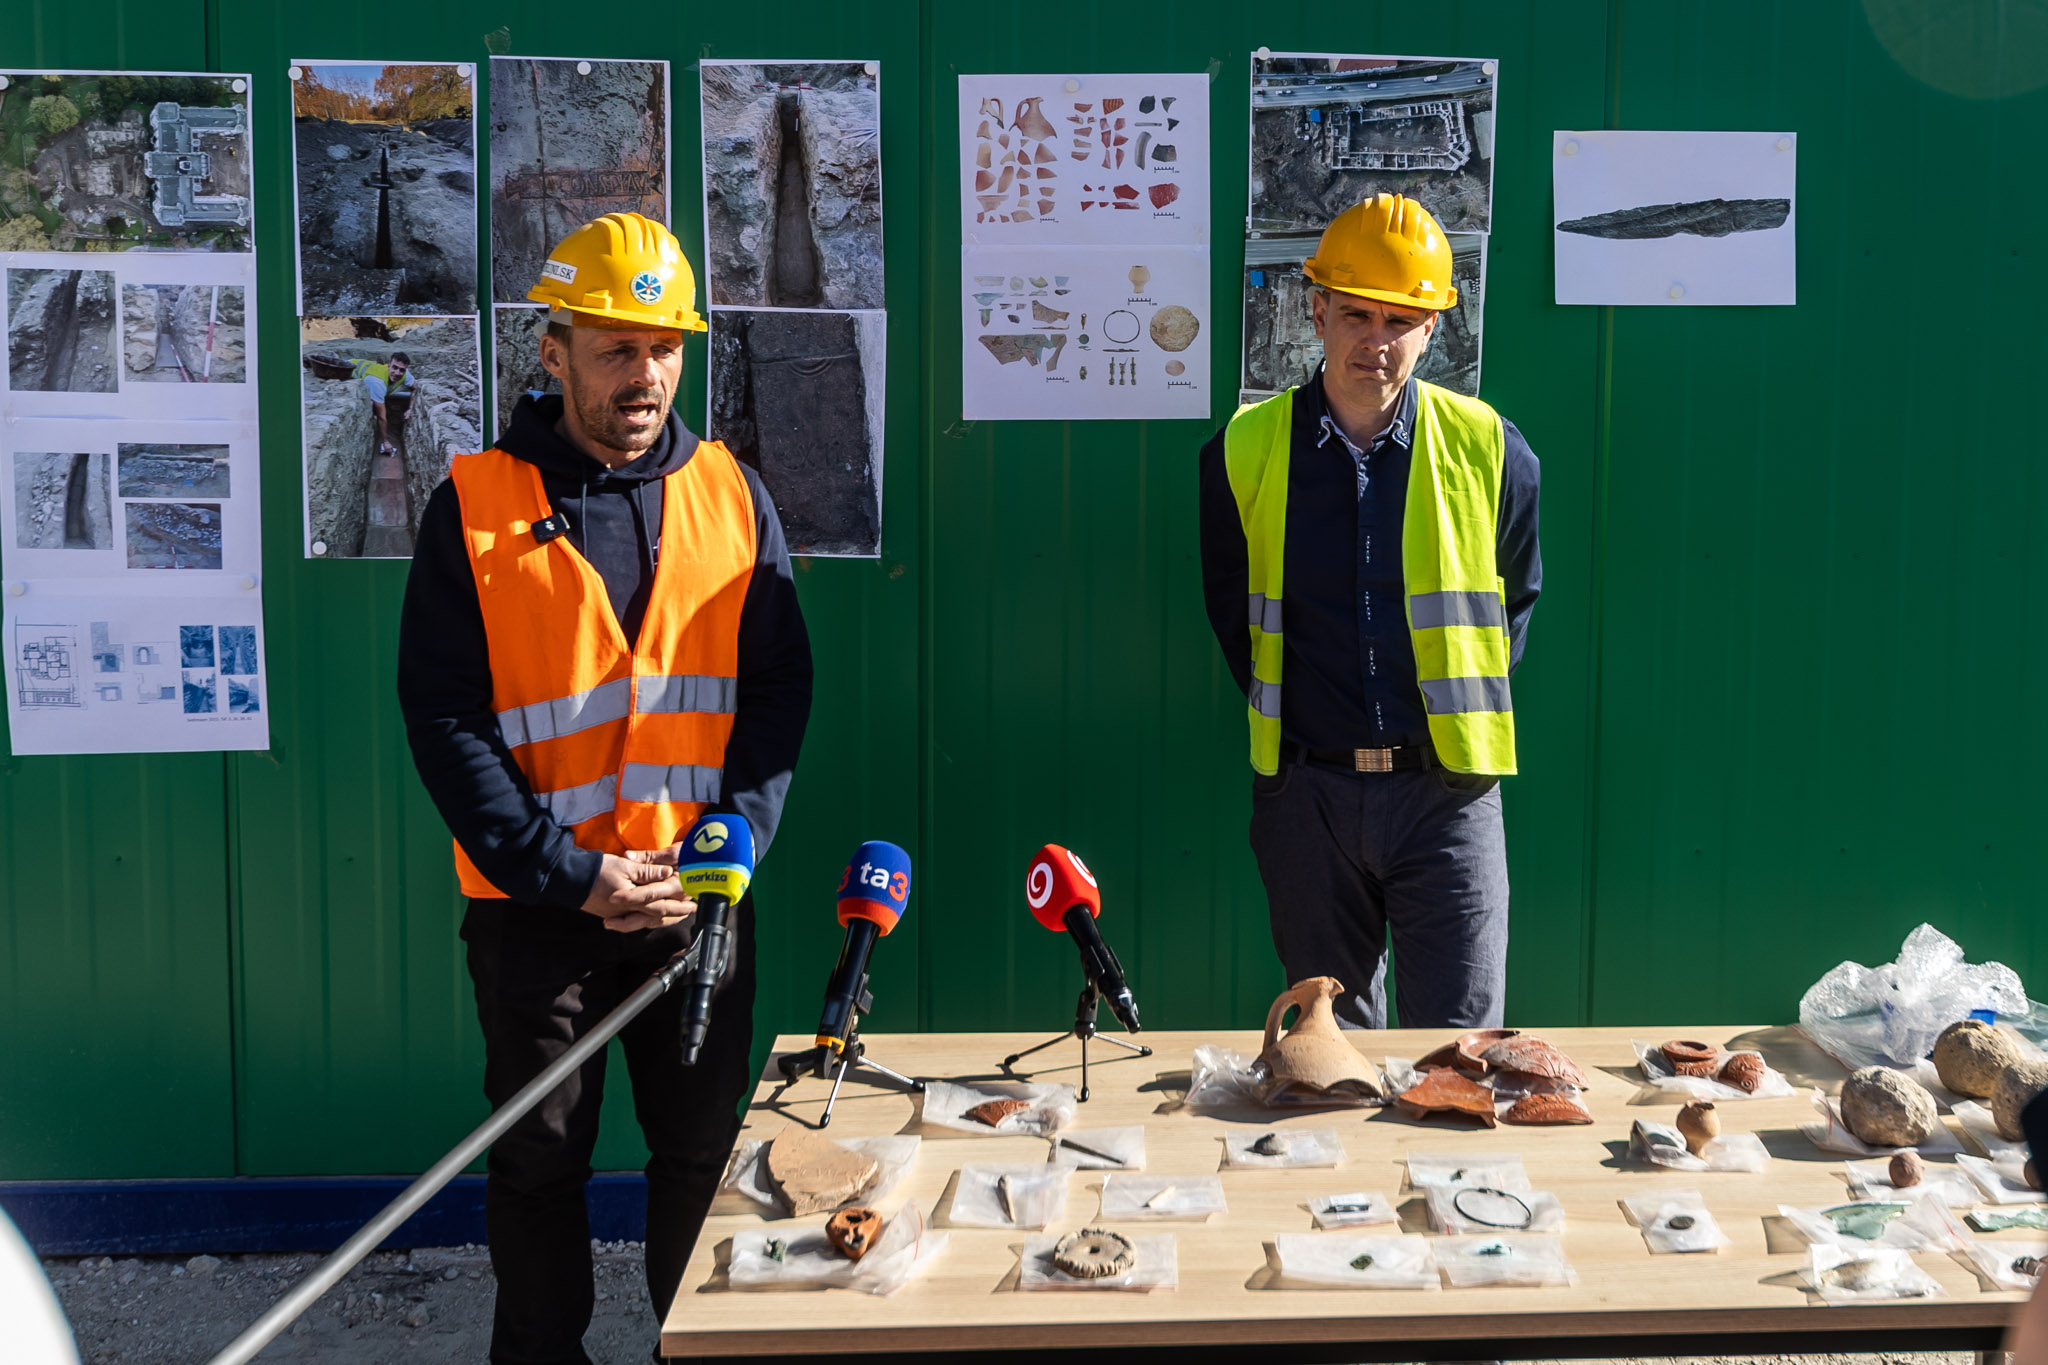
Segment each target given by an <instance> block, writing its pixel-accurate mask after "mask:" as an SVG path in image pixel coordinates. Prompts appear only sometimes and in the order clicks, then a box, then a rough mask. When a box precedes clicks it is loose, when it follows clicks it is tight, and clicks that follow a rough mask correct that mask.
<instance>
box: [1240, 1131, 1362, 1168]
mask: <svg viewBox="0 0 2048 1365" xmlns="http://www.w3.org/2000/svg"><path fill="white" fill-rule="evenodd" d="M1261 1144H1265V1145H1266V1146H1269V1147H1277V1148H1278V1149H1279V1150H1277V1151H1263V1152H1262V1151H1259V1150H1258V1148H1259V1146H1260V1145H1261ZM1343 1159H1344V1144H1343V1143H1341V1142H1339V1141H1338V1140H1337V1130H1336V1129H1335V1128H1270V1129H1267V1130H1266V1131H1265V1132H1250V1133H1230V1134H1226V1135H1225V1137H1224V1139H1223V1161H1224V1164H1225V1165H1228V1166H1272V1167H1278V1166H1335V1165H1336V1164H1337V1163H1338V1162H1340V1161H1342V1160H1343Z"/></svg>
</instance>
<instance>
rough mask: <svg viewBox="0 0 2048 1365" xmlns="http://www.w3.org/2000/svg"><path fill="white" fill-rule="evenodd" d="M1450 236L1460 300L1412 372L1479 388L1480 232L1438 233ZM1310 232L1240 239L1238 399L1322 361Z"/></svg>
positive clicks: (1474, 392)
mask: <svg viewBox="0 0 2048 1365" xmlns="http://www.w3.org/2000/svg"><path fill="white" fill-rule="evenodd" d="M1444 235H1445V237H1446V238H1447V239H1448V240H1449V241H1450V244H1451V283H1452V285H1453V287H1455V288H1456V289H1457V291H1458V301H1457V303H1455V304H1453V305H1452V306H1451V307H1450V308H1448V309H1446V310H1444V313H1443V315H1442V317H1440V318H1439V319H1438V321H1437V328H1436V334H1435V335H1434V336H1432V337H1431V338H1430V339H1429V349H1428V350H1427V351H1425V352H1423V355H1422V360H1421V362H1420V363H1419V364H1418V365H1416V367H1415V377H1416V378H1417V379H1421V380H1425V381H1427V382H1428V383H1431V384H1438V385H1441V386H1442V387H1444V388H1447V389H1449V390H1451V391H1452V392H1453V393H1462V394H1466V395H1468V396H1470V397H1474V398H1476V397H1478V396H1479V351H1480V340H1481V336H1482V332H1483V329H1484V323H1485V294H1486V237H1485V235H1484V234H1482V233H1477V232H1451V233H1446V234H1444ZM1316 240H1317V238H1316V235H1315V234H1297V235H1290V236H1281V237H1271V236H1262V237H1254V238H1251V239H1249V240H1247V241H1246V242H1245V244H1244V254H1245V270H1244V374H1243V379H1242V383H1241V386H1240V388H1239V390H1238V401H1239V402H1241V403H1256V402H1258V401H1260V400H1261V399H1265V398H1270V397H1272V396H1273V395H1274V394H1276V393H1279V392H1280V391H1281V390H1283V389H1288V388H1292V387H1294V386H1296V385H1299V384H1305V383H1307V382H1308V381H1309V380H1310V379H1311V378H1312V377H1314V375H1315V372H1316V367H1317V366H1318V365H1320V364H1322V361H1323V343H1322V340H1321V339H1320V338H1319V337H1317V336H1316V324H1315V315H1314V313H1313V312H1312V310H1311V301H1312V299H1313V298H1314V295H1315V286H1314V285H1313V284H1311V283H1310V281H1309V278H1308V276H1307V275H1305V274H1303V273H1302V268H1301V267H1302V262H1303V261H1305V260H1307V259H1308V257H1310V256H1312V255H1314V254H1315V249H1316Z"/></svg>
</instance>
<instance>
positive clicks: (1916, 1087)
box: [1842, 1066, 1940, 1147]
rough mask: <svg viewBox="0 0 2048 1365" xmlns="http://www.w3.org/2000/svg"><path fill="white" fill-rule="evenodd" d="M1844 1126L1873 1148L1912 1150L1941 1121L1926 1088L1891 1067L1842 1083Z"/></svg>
mask: <svg viewBox="0 0 2048 1365" xmlns="http://www.w3.org/2000/svg"><path fill="white" fill-rule="evenodd" d="M1842 1122H1843V1123H1845V1124H1847V1125H1848V1127H1849V1131H1850V1132H1852V1133H1854V1134H1855V1135H1856V1136H1857V1137H1859V1138H1861V1139H1863V1141H1865V1142H1867V1143H1869V1144H1870V1145H1871V1146H1873V1147H1911V1146H1914V1145H1915V1144H1917V1143H1921V1142H1925V1141H1926V1140H1927V1136H1928V1134H1930V1133H1932V1132H1933V1131H1934V1128H1935V1125H1936V1124H1937V1123H1939V1122H1940V1120H1939V1119H1938V1118H1936V1116H1935V1112H1934V1096H1932V1095H1930V1094H1928V1093H1927V1087H1926V1086H1924V1085H1922V1084H1920V1082H1918V1081H1916V1080H1914V1079H1913V1078H1912V1077H1911V1076H1908V1075H1905V1074H1904V1073H1902V1072H1898V1071H1893V1070H1891V1069H1890V1068H1889V1067H1882V1066H1866V1067H1864V1068H1863V1069H1862V1070H1860V1071H1855V1072H1851V1073H1850V1075H1849V1079H1848V1080H1846V1081H1844V1082H1842Z"/></svg>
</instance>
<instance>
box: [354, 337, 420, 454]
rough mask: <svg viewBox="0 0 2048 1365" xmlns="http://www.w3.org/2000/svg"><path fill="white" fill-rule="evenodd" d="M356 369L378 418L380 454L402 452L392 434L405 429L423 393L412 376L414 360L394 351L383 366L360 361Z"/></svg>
mask: <svg viewBox="0 0 2048 1365" xmlns="http://www.w3.org/2000/svg"><path fill="white" fill-rule="evenodd" d="M354 369H355V378H357V379H359V380H361V381H362V384H363V392H365V393H367V394H369V395H370V411H371V413H372V414H374V415H375V417H376V418H377V450H378V452H379V453H380V454H384V455H389V454H391V453H392V452H393V451H395V450H396V449H398V447H397V446H396V445H395V444H393V442H392V440H391V432H392V430H393V428H394V427H403V426H404V425H405V414H406V412H407V410H408V409H410V408H411V407H412V400H413V396H414V394H416V393H417V392H418V389H419V385H418V381H416V380H415V379H414V378H413V377H412V373H411V371H412V357H411V356H409V355H407V354H406V353H405V352H404V351H393V352H392V353H391V358H390V359H389V360H387V361H385V363H384V364H382V365H379V364H378V363H377V362H376V361H374V360H358V361H357V362H356V363H355V366H354Z"/></svg>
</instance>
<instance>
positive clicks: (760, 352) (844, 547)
mask: <svg viewBox="0 0 2048 1365" xmlns="http://www.w3.org/2000/svg"><path fill="white" fill-rule="evenodd" d="M885 339H886V318H885V316H884V315H883V314H881V313H809V312H797V313H783V312H758V311H752V310H734V311H725V310H721V311H719V312H715V313H713V314H712V315H711V422H710V426H711V431H710V437H711V439H712V440H714V441H723V442H724V443H725V445H726V447H727V448H728V449H729V450H731V451H732V453H733V454H734V455H737V456H738V457H739V458H740V459H742V460H744V461H746V462H747V463H748V464H750V465H752V466H753V467H754V468H755V469H756V470H758V471H759V472H760V475H761V481H762V482H763V483H764V484H766V485H767V487H768V495H769V496H770V497H772V498H773V499H774V500H775V507H776V510H777V511H778V512H779V513H780V514H781V517H782V528H783V532H784V534H786V535H787V536H788V538H789V551H790V553H791V554H799V555H845V556H864V557H873V556H875V555H878V554H880V553H881V548H882V393H883V378H884V369H883V366H884V354H885V347H884V341H885Z"/></svg>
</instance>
